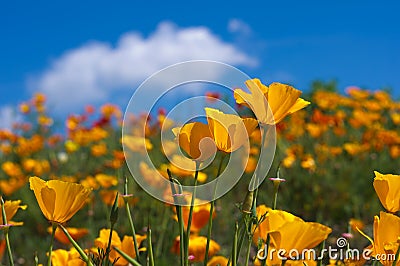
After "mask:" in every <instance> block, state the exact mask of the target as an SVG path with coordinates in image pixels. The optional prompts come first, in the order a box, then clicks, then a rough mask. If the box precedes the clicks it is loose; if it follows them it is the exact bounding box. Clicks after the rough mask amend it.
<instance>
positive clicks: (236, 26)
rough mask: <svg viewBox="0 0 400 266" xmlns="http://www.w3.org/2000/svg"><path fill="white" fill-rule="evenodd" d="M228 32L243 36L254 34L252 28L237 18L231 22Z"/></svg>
mask: <svg viewBox="0 0 400 266" xmlns="http://www.w3.org/2000/svg"><path fill="white" fill-rule="evenodd" d="M228 30H229V31H230V32H232V33H239V34H243V35H249V34H251V32H252V30H251V28H250V26H249V25H248V24H247V23H246V22H244V21H242V20H240V19H237V18H233V19H231V20H229V22H228Z"/></svg>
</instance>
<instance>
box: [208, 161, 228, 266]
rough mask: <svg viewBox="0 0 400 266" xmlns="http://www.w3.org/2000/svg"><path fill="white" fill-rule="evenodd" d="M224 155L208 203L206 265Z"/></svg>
mask: <svg viewBox="0 0 400 266" xmlns="http://www.w3.org/2000/svg"><path fill="white" fill-rule="evenodd" d="M225 157H226V154H225V153H221V159H220V161H219V165H218V171H217V176H216V177H215V186H214V193H213V197H212V199H213V200H212V201H211V203H210V205H211V206H210V215H209V217H208V230H207V243H206V253H205V257H204V266H207V262H208V251H209V250H210V242H211V232H212V222H213V214H214V206H215V194H216V192H217V185H218V176H219V175H220V174H221V169H222V163H223V161H224V159H225Z"/></svg>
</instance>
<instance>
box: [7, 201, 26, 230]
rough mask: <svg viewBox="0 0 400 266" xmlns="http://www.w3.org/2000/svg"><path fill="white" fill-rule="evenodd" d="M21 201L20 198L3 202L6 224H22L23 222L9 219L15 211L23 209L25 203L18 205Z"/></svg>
mask: <svg viewBox="0 0 400 266" xmlns="http://www.w3.org/2000/svg"><path fill="white" fill-rule="evenodd" d="M20 203H21V201H20V200H12V201H11V200H6V201H5V202H4V210H5V212H6V218H7V222H8V224H12V225H23V224H24V223H23V222H13V221H11V219H12V218H13V217H14V215H15V214H16V213H17V211H18V210H19V209H22V210H25V209H26V207H27V206H26V205H20ZM0 225H4V222H3V216H2V215H0Z"/></svg>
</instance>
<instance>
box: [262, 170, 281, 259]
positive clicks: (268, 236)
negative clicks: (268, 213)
mask: <svg viewBox="0 0 400 266" xmlns="http://www.w3.org/2000/svg"><path fill="white" fill-rule="evenodd" d="M273 183H274V197H273V200H272V209H273V210H276V204H277V202H278V191H279V185H280V183H281V180H280V176H279V168H278V172H277V180H275V181H273ZM270 242H271V236H270V234H268V233H267V237H266V241H265V251H264V252H266V253H265V254H266V259H265V260H263V261H262V264H261V265H262V266H265V265H266V262H267V260H268V251H269V245H270Z"/></svg>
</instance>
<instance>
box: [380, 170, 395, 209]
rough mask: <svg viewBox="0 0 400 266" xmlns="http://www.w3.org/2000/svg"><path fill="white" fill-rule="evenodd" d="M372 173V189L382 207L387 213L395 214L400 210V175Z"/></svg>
mask: <svg viewBox="0 0 400 266" xmlns="http://www.w3.org/2000/svg"><path fill="white" fill-rule="evenodd" d="M374 173H375V178H374V188H375V191H376V194H377V195H378V197H379V200H380V201H381V203H382V205H383V207H385V209H386V210H387V211H388V212H393V213H394V212H397V211H398V210H400V175H391V174H388V175H383V174H381V173H379V172H377V171H375V172H374Z"/></svg>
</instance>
